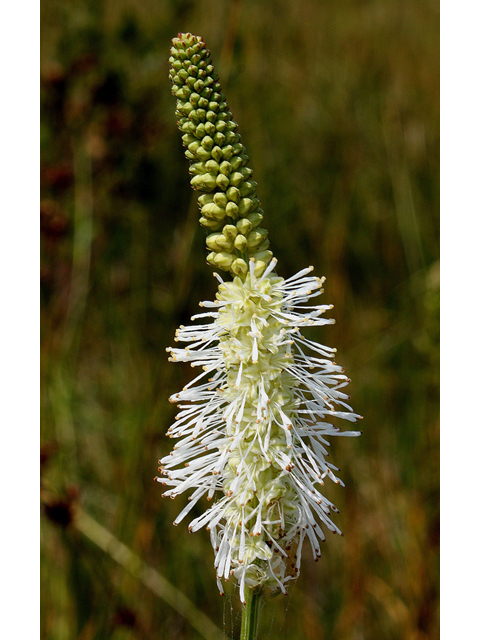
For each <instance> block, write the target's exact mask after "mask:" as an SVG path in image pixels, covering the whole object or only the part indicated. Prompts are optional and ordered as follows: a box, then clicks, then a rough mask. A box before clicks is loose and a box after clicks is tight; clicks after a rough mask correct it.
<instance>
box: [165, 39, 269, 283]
mask: <svg viewBox="0 0 480 640" xmlns="http://www.w3.org/2000/svg"><path fill="white" fill-rule="evenodd" d="M170 53H171V56H170V59H169V62H170V79H171V81H172V83H173V86H172V93H173V95H174V96H175V97H176V98H177V110H176V112H175V114H176V116H177V124H178V128H179V129H180V131H182V133H183V136H182V141H183V144H184V146H185V147H186V151H185V155H186V157H187V158H188V160H190V168H189V171H190V174H191V175H192V179H191V181H190V182H191V185H192V187H193V188H194V189H195V190H197V191H200V192H201V193H202V195H200V197H199V198H198V203H199V207H200V211H201V217H200V224H201V225H202V226H204V227H205V228H206V229H208V230H209V231H210V232H211V233H210V235H209V236H208V237H207V240H206V244H207V248H208V250H209V251H210V253H209V254H208V256H207V261H208V262H209V263H210V264H211V265H213V266H215V267H218V268H219V269H223V270H224V271H230V272H231V273H232V274H234V275H237V276H240V277H241V278H242V279H243V278H245V276H246V274H247V272H248V261H249V259H250V258H254V259H255V263H256V264H255V273H256V275H257V276H260V275H261V274H262V273H263V272H264V271H265V269H266V267H267V265H268V264H269V263H270V261H271V259H272V257H273V254H272V252H271V251H269V250H268V247H269V244H270V243H269V240H268V232H267V231H266V229H261V228H260V227H259V225H260V223H261V222H262V220H263V215H262V214H263V209H261V207H260V201H259V199H258V198H257V183H256V182H255V181H254V180H252V173H253V172H252V170H251V169H250V168H249V167H248V166H247V164H248V160H249V158H248V156H247V154H246V152H245V147H244V146H243V144H242V143H241V138H240V135H239V134H238V133H237V129H238V125H237V123H236V122H234V120H233V117H232V114H231V112H230V110H229V108H228V104H227V102H226V98H225V95H224V94H223V93H222V90H221V86H220V83H219V82H218V75H217V74H216V72H215V69H214V67H213V65H212V61H211V57H210V51H209V50H208V49H207V48H206V46H205V43H204V42H203V40H202V38H200V37H198V36H193V35H191V34H190V33H187V34H179V35H178V38H174V39H173V40H172V47H171V49H170Z"/></svg>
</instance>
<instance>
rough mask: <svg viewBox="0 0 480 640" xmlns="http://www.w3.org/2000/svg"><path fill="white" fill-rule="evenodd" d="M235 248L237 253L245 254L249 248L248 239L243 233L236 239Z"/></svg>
mask: <svg viewBox="0 0 480 640" xmlns="http://www.w3.org/2000/svg"><path fill="white" fill-rule="evenodd" d="M234 247H235V249H236V250H237V251H240V252H242V253H243V252H244V251H245V249H246V247H247V239H246V237H245V236H244V235H242V234H241V233H240V234H238V236H237V237H236V238H235V242H234Z"/></svg>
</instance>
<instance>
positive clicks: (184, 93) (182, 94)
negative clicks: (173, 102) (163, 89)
mask: <svg viewBox="0 0 480 640" xmlns="http://www.w3.org/2000/svg"><path fill="white" fill-rule="evenodd" d="M189 95H190V89H189V88H188V87H182V88H181V89H178V91H176V92H175V97H177V98H179V99H180V100H188V96H189Z"/></svg>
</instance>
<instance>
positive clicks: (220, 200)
mask: <svg viewBox="0 0 480 640" xmlns="http://www.w3.org/2000/svg"><path fill="white" fill-rule="evenodd" d="M213 201H214V203H215V204H216V205H217V206H219V207H221V208H222V209H225V207H226V206H227V205H228V198H227V196H226V195H225V194H224V193H215V194H214V196H213Z"/></svg>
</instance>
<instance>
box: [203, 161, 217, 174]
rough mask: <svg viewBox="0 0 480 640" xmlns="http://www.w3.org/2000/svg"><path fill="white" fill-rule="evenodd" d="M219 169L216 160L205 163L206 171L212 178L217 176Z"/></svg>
mask: <svg viewBox="0 0 480 640" xmlns="http://www.w3.org/2000/svg"><path fill="white" fill-rule="evenodd" d="M219 169H220V166H219V164H218V162H216V161H215V160H208V161H207V162H205V170H206V171H208V173H211V174H212V176H216V175H217V173H218V171H219Z"/></svg>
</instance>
